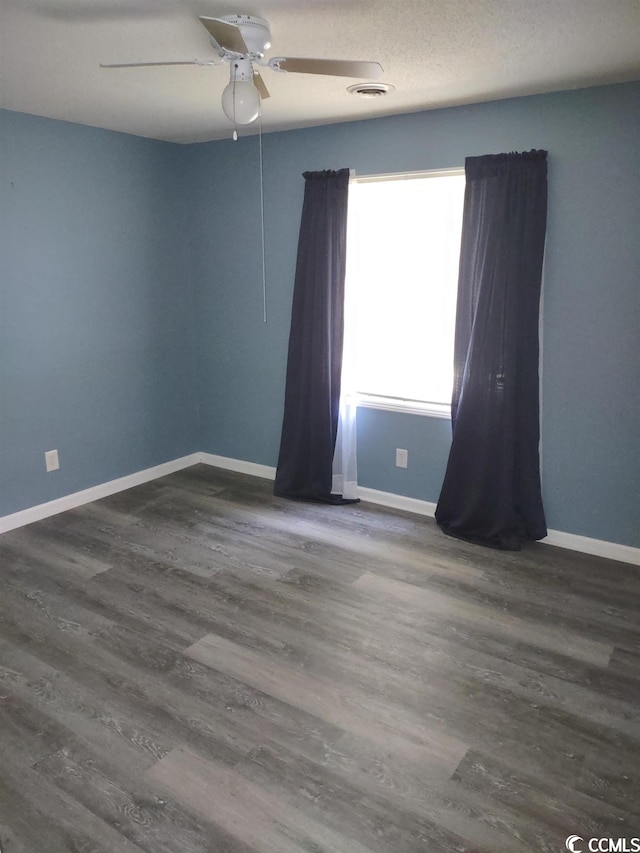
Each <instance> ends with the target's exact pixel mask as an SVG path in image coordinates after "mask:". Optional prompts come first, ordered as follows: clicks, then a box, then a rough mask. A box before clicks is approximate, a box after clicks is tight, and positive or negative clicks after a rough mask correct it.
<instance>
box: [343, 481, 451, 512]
mask: <svg viewBox="0 0 640 853" xmlns="http://www.w3.org/2000/svg"><path fill="white" fill-rule="evenodd" d="M358 497H359V498H360V500H363V501H368V502H369V503H372V504H378V505H379V506H388V507H390V508H391V509H403V510H405V511H406V512H414V513H416V515H427V516H429V518H433V517H434V515H435V514H436V505H435V504H434V503H431V502H430V501H422V500H419V499H418V498H408V497H407V496H406V495H394V494H393V493H392V492H380V491H378V489H366V488H364V486H358Z"/></svg>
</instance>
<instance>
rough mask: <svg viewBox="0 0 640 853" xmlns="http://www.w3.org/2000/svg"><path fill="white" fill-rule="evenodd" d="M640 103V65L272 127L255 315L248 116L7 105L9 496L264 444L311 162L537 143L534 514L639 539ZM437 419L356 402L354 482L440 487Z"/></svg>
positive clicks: (270, 431)
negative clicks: (539, 238)
mask: <svg viewBox="0 0 640 853" xmlns="http://www.w3.org/2000/svg"><path fill="white" fill-rule="evenodd" d="M639 106H640V84H637V83H636V84H624V85H620V86H609V87H601V88H594V89H585V90H579V91H574V92H564V93H558V94H552V95H544V96H534V97H529V98H518V99H513V100H507V101H498V102H494V103H488V104H478V105H473V106H467V107H458V108H452V109H447V110H437V111H431V112H426V113H416V114H412V115H405V116H396V117H390V118H383V119H376V120H371V121H362V122H354V123H345V124H338V125H331V126H325V127H319V128H312V129H307V130H299V131H291V132H288V133H274V134H267V135H265V136H264V137H263V148H264V189H265V231H266V272H267V314H268V322H267V323H266V324H265V323H264V322H263V316H262V315H263V307H262V256H261V241H260V184H259V159H258V139H257V137H247V138H244V139H240V140H239V141H238V142H237V143H234V142H231V141H222V142H215V143H207V144H199V145H192V146H173V145H168V144H165V143H159V142H153V141H150V140H143V139H138V138H135V137H128V136H125V135H122V134H114V133H110V132H107V131H101V130H96V129H93V128H86V127H80V126H76V125H68V124H65V123H62V122H52V121H48V120H46V119H40V118H34V117H29V116H23V115H19V114H15V113H6V112H4V113H2V114H1V118H0V152H1V157H0V168H1V169H2V174H1V175H0V178H1V184H0V188H1V194H0V240H2V242H3V244H2V246H0V249H1V254H0V263H1V267H0V273H1V275H2V287H1V290H0V298H1V299H2V303H0V515H2V514H6V513H9V512H14V511H17V510H19V509H22V508H24V507H26V506H29V505H33V504H37V503H40V502H42V501H45V500H49V499H51V498H53V497H57V496H59V495H63V494H66V493H69V492H72V491H76V490H78V489H81V488H85V487H87V486H90V485H93V484H95V483H99V482H104V481H106V480H109V479H113V478H114V477H117V476H121V475H124V474H127V473H130V472H132V471H135V470H139V469H141V468H145V467H148V466H150V465H153V464H157V463H159V462H162V461H165V460H168V459H172V458H175V457H178V456H181V455H184V454H186V453H189V452H192V451H195V450H204V451H207V452H210V453H215V454H219V455H222V456H231V457H235V458H238V459H244V460H248V461H252V462H257V463H262V464H266V465H275V463H276V459H277V452H278V444H279V433H280V425H281V418H282V405H283V391H284V375H285V368H286V350H287V340H288V332H289V315H290V309H291V296H292V287H293V277H294V271H295V259H296V250H297V238H298V227H299V222H300V212H301V206H302V194H303V189H304V186H303V183H304V182H303V179H302V177H301V173H302V172H303V171H306V170H315V169H325V168H340V167H343V166H348V167H351V168H355V169H356V171H357V172H358V173H361V174H366V173H378V172H390V171H405V170H412V169H439V168H445V167H450V166H460V165H462V164H463V162H464V158H465V157H466V156H472V155H478V154H486V153H497V152H500V151H511V150H518V151H522V150H528V149H531V148H546V149H547V150H548V151H549V185H550V197H549V222H548V231H547V255H546V268H545V292H544V320H543V351H544V376H543V428H542V435H543V446H542V451H543V491H544V500H545V506H546V510H547V520H548V524H549V527H551V528H553V529H556V530H563V531H566V532H570V533H576V534H581V535H585V536H591V537H594V538H597V539H604V540H609V541H613V542H618V543H621V544H627V545H636V546H640V488H639V484H640V451H639V435H640V410H639V406H640V402H639V401H640V395H639V394H638V388H639V387H640V382H639V379H640V368H639V365H640V359H639V357H638V355H639V353H640V339H639V334H638V319H639V317H640V288H639V279H640V275H639V273H640V240H639V239H638V236H639V234H638V221H639V213H640V202H639V199H640V158H639V155H638V143H637V140H638V139H639V138H640V118H639V117H640V110H639V109H638V107H639ZM449 427H450V425H449V423H448V422H447V421H445V420H438V419H433V418H426V417H420V416H414V415H407V414H394V413H388V412H377V411H371V410H360V413H359V427H358V440H359V474H360V482H361V484H362V485H364V486H369V487H371V488H375V489H380V490H383V491H390V492H395V493H399V494H405V495H408V496H410V497H416V498H422V499H424V500H428V501H435V500H437V497H438V492H439V488H440V483H441V480H442V475H443V472H444V467H445V464H446V458H447V453H448V447H449V433H450V429H449ZM54 447H57V448H58V449H59V451H60V458H61V466H62V467H61V470H60V471H59V472H56V473H54V474H45V472H44V460H43V453H44V451H45V450H48V449H51V448H54ZM396 447H404V448H407V449H408V451H409V468H408V469H406V470H401V469H397V468H396V467H395V464H394V459H395V448H396Z"/></svg>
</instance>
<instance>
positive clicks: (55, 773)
mask: <svg viewBox="0 0 640 853" xmlns="http://www.w3.org/2000/svg"><path fill="white" fill-rule="evenodd" d="M271 487H272V484H271V483H269V482H268V481H265V480H259V479H257V478H252V477H248V476H246V475H241V474H234V473H231V472H226V471H222V470H218V469H215V468H210V467H207V466H195V467H194V468H191V469H189V470H187V471H183V472H180V473H177V474H173V475H171V476H169V477H165V478H163V479H162V480H158V481H155V482H154V483H150V484H147V485H144V486H140V487H138V488H135V489H132V490H130V491H128V492H124V493H121V494H119V495H114V496H112V497H110V498H106V499H104V500H101V501H97V502H95V503H93V504H89V505H87V506H85V507H82V508H79V509H76V510H72V511H70V512H66V513H64V514H61V515H58V516H55V517H53V518H50V519H46V520H44V521H40V522H38V523H36V524H33V525H31V526H29V527H27V528H22V529H20V530H15V531H12V532H10V533H7V534H5V535H3V536H2V537H0V849H1V851H2V853H63V851H64V853H67V851H71V853H143V851H144V853H444V851H459V853H463V851H467V853H479V851H484V853H501V852H502V851H504V853H507V851H508V853H513V852H515V853H528V852H529V851H531V853H533V851H535V853H539V851H543V853H547V851H548V853H558V851H562V850H565V849H566V848H565V839H566V838H567V836H569V835H578V836H581V837H582V838H583V839H589V838H592V837H594V838H595V837H597V838H602V837H613V838H616V839H618V838H626V839H632V838H637V837H640V619H639V613H640V570H639V569H638V568H637V567H633V566H628V565H624V564H620V563H614V562H611V561H607V560H602V559H599V558H595V557H590V556H585V555H581V554H577V553H572V552H569V551H563V550H560V549H554V548H551V547H549V546H544V545H540V544H535V545H531V546H530V547H528V548H527V549H525V550H524V551H522V552H521V553H501V552H495V551H489V550H486V549H482V548H478V547H474V546H471V545H468V544H466V543H463V542H457V541H455V540H452V539H448V538H447V537H445V536H444V535H443V534H441V533H440V532H439V531H438V529H437V528H436V526H435V524H434V522H433V521H432V520H430V519H424V518H420V517H417V516H413V515H410V514H408V513H402V512H397V511H392V510H382V509H380V508H378V507H374V506H371V505H366V504H360V505H355V506H346V507H333V506H318V505H312V504H299V503H294V502H289V501H285V500H281V499H278V498H274V497H273V496H272V495H271ZM584 844H585V848H584V849H586V841H585V842H584ZM617 849H622V848H617ZM628 849H631V847H630V846H629V848H628Z"/></svg>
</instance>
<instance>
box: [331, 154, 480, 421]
mask: <svg viewBox="0 0 640 853" xmlns="http://www.w3.org/2000/svg"><path fill="white" fill-rule="evenodd" d="M464 187H465V178H464V171H463V170H455V171H447V172H425V173H421V174H411V175H407V174H404V175H387V176H376V177H367V178H352V180H351V183H350V187H349V231H348V241H347V245H348V252H347V300H348V310H347V340H348V341H350V344H349V346H350V349H351V358H352V360H353V375H354V384H355V389H356V390H357V392H358V403H359V405H366V406H374V407H379V408H393V409H403V410H409V411H415V412H423V413H425V414H435V415H442V416H445V417H446V416H448V414H449V412H450V403H451V390H452V384H453V336H454V325H455V312H456V294H457V283H458V261H459V256H460V233H461V228H462V206H463V199H464Z"/></svg>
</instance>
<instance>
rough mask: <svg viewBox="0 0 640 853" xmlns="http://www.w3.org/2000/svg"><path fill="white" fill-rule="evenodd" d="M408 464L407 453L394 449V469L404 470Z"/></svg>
mask: <svg viewBox="0 0 640 853" xmlns="http://www.w3.org/2000/svg"><path fill="white" fill-rule="evenodd" d="M408 462H409V451H408V450H401V449H400V448H399V447H396V468H406V467H407V464H408Z"/></svg>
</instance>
